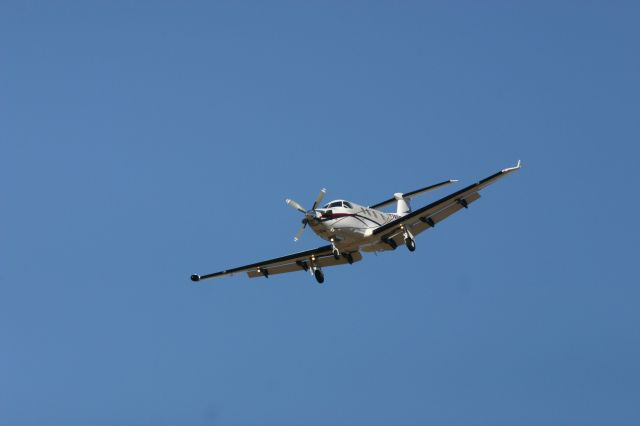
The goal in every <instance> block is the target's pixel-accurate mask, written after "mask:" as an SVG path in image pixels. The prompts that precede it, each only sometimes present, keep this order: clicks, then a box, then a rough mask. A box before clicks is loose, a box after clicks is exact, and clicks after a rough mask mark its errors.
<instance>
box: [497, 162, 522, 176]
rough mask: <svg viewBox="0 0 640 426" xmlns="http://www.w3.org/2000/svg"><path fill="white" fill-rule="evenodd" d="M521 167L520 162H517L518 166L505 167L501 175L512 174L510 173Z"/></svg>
mask: <svg viewBox="0 0 640 426" xmlns="http://www.w3.org/2000/svg"><path fill="white" fill-rule="evenodd" d="M521 167H522V162H521V161H520V160H518V164H516V165H515V167H507V168H506V169H502V173H507V172H512V171H515V170H518V169H519V168H521Z"/></svg>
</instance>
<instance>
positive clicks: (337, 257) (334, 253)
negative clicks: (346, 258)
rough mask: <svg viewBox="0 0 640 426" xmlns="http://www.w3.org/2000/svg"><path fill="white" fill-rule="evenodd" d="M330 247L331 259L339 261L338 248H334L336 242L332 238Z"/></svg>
mask: <svg viewBox="0 0 640 426" xmlns="http://www.w3.org/2000/svg"><path fill="white" fill-rule="evenodd" d="M331 247H332V248H333V250H332V253H333V258H334V259H335V260H340V250H338V247H336V240H335V239H333V238H331Z"/></svg>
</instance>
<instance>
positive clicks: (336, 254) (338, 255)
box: [333, 249, 340, 260]
mask: <svg viewBox="0 0 640 426" xmlns="http://www.w3.org/2000/svg"><path fill="white" fill-rule="evenodd" d="M333 258H334V259H335V260H340V252H339V251H338V249H333Z"/></svg>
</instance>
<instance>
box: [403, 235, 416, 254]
mask: <svg viewBox="0 0 640 426" xmlns="http://www.w3.org/2000/svg"><path fill="white" fill-rule="evenodd" d="M404 243H405V244H406V245H407V248H408V249H409V251H415V250H416V241H415V240H414V239H413V238H407V239H406V240H404Z"/></svg>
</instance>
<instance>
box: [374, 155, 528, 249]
mask: <svg viewBox="0 0 640 426" xmlns="http://www.w3.org/2000/svg"><path fill="white" fill-rule="evenodd" d="M520 167H521V163H520V161H518V164H517V165H516V166H515V167H509V168H507V169H503V170H500V171H499V172H498V173H494V174H493V175H491V176H489V177H487V178H485V179H482V180H481V181H479V182H476V183H474V184H472V185H469V186H467V187H466V188H463V189H461V190H460V191H457V192H454V193H453V194H451V195H447V196H446V197H444V198H441V199H439V200H438V201H435V202H433V203H431V204H429V205H427V206H424V207H422V208H420V209H418V210H415V211H413V212H411V213H409V214H407V215H405V216H402V217H400V218H398V219H396V220H394V221H392V222H389V223H387V224H385V225H383V226H381V227H379V228H377V229H375V230H374V231H373V234H374V235H375V234H379V235H380V239H381V240H382V241H384V242H387V243H389V244H393V243H391V242H390V240H393V241H394V242H395V244H396V245H397V244H401V243H402V242H403V240H404V231H403V230H402V228H403V227H405V228H407V229H409V230H410V232H411V233H412V234H413V235H417V234H419V233H420V232H422V231H424V230H426V229H429V228H433V227H434V226H435V225H436V224H437V223H438V222H441V221H443V220H444V219H446V218H447V217H449V216H451V215H452V214H454V213H455V212H457V211H458V210H460V209H463V208H467V207H468V206H469V204H471V203H473V202H474V201H476V200H477V199H478V198H480V194H478V191H480V190H481V189H483V188H485V187H487V186H489V185H491V184H492V183H494V182H495V181H497V180H498V179H500V178H502V177H504V176H506V175H508V174H509V173H512V172H514V171H516V170H518V169H520Z"/></svg>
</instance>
